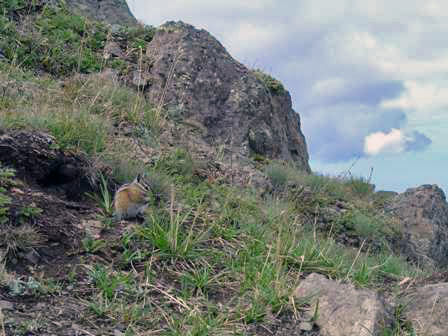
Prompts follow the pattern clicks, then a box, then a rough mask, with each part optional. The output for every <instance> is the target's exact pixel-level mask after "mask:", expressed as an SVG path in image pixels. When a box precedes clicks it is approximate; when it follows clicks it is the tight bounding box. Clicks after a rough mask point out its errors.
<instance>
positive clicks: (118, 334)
mask: <svg viewBox="0 0 448 336" xmlns="http://www.w3.org/2000/svg"><path fill="white" fill-rule="evenodd" d="M114 336H124V334H123V333H122V332H121V331H120V330H118V329H114Z"/></svg>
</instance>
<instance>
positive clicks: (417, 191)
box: [387, 185, 448, 266]
mask: <svg viewBox="0 0 448 336" xmlns="http://www.w3.org/2000/svg"><path fill="white" fill-rule="evenodd" d="M387 210H388V211H390V212H391V213H393V214H394V215H396V216H397V217H398V218H399V219H400V220H401V221H402V223H403V226H404V234H405V237H404V239H405V240H404V252H405V253H406V254H407V255H408V256H409V257H410V258H411V259H414V260H415V261H416V262H418V263H420V264H425V265H431V266H432V265H434V266H447V265H448V203H447V202H446V198H445V194H444V193H443V191H442V189H440V188H439V187H438V186H436V185H422V186H420V187H418V188H410V189H408V190H406V192H404V193H402V194H399V195H398V196H396V197H395V198H394V199H392V201H391V204H390V205H389V206H388V207H387Z"/></svg>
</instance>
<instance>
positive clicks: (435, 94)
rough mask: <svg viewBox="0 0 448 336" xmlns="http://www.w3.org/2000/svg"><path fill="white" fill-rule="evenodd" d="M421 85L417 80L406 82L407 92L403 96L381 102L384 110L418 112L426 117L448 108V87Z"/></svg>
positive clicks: (432, 84)
mask: <svg viewBox="0 0 448 336" xmlns="http://www.w3.org/2000/svg"><path fill="white" fill-rule="evenodd" d="M444 84H445V85H446V86H442V85H443V84H436V83H421V82H419V81H415V80H408V81H405V82H404V86H405V88H406V91H405V92H403V93H402V94H401V96H399V97H397V98H395V99H390V100H385V101H383V102H381V106H382V107H383V108H401V109H405V110H410V109H413V110H418V111H421V112H423V113H425V114H426V115H428V114H431V111H432V110H438V109H441V108H446V107H448V85H447V84H446V83H444Z"/></svg>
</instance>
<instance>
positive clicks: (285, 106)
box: [147, 22, 310, 171]
mask: <svg viewBox="0 0 448 336" xmlns="http://www.w3.org/2000/svg"><path fill="white" fill-rule="evenodd" d="M147 56H149V57H150V58H151V59H152V60H153V64H152V67H151V69H150V74H149V76H150V85H149V88H147V95H148V97H149V98H150V100H151V101H152V102H154V103H155V104H163V106H164V107H165V108H167V110H168V111H169V112H170V113H173V114H176V115H177V116H179V117H181V118H183V119H187V120H188V119H191V120H194V121H195V122H199V123H201V124H202V125H203V126H204V127H205V129H206V133H207V134H205V139H206V140H207V142H209V143H211V144H215V143H216V144H222V143H225V144H227V145H229V146H231V147H233V149H234V150H236V151H238V153H241V154H243V155H246V156H247V155H249V154H250V153H258V154H260V155H264V156H266V157H269V158H276V159H285V160H292V161H295V162H297V163H298V166H299V167H300V168H301V169H303V170H305V171H310V168H309V165H308V153H307V148H306V143H305V138H304V136H303V134H302V132H301V130H300V118H299V115H298V114H297V113H295V112H294V110H293V109H292V107H291V97H290V95H289V93H288V92H287V91H286V90H282V91H281V92H273V91H272V90H270V89H269V87H267V85H266V84H265V83H264V82H263V81H262V80H260V79H258V78H257V77H256V76H255V74H254V72H253V71H250V70H249V69H248V68H246V67H245V66H244V65H242V64H241V63H239V62H237V61H236V60H234V59H233V58H232V57H231V56H230V55H229V53H228V52H227V51H226V50H225V48H224V47H223V46H222V45H221V44H220V43H219V42H218V41H217V40H216V39H215V38H214V37H213V36H211V35H210V34H209V33H208V32H207V31H205V30H198V29H195V28H194V27H193V26H191V25H187V24H184V23H182V22H177V23H174V22H169V23H166V24H165V25H163V26H161V27H160V28H159V29H158V31H157V32H156V34H155V36H154V38H153V40H152V41H151V42H150V43H149V45H148V48H147Z"/></svg>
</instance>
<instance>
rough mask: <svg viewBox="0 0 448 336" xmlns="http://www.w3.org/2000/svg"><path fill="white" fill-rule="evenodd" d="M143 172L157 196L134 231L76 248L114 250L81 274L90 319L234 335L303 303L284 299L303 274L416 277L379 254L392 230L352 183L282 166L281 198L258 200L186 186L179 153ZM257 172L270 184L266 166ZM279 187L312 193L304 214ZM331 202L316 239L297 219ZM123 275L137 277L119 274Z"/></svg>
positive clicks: (189, 180)
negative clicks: (343, 207)
mask: <svg viewBox="0 0 448 336" xmlns="http://www.w3.org/2000/svg"><path fill="white" fill-rule="evenodd" d="M276 167H277V168H276V169H278V171H280V170H281V169H280V168H279V167H285V166H282V165H280V164H278V165H277V166H276ZM148 169H149V174H150V175H151V174H154V179H155V180H157V179H161V180H162V181H163V182H160V183H159V185H160V187H159V190H163V192H162V193H163V194H164V195H166V196H165V197H164V198H163V200H161V201H160V202H154V203H153V204H152V205H151V207H150V208H149V210H148V211H147V215H146V218H145V222H144V223H142V224H140V225H137V226H135V227H134V228H133V229H131V230H128V231H127V234H126V235H125V236H123V237H120V238H119V237H117V240H116V241H114V242H111V241H109V242H104V241H90V242H88V244H89V245H88V250H89V251H90V252H91V253H99V251H101V249H104V248H109V249H110V248H112V249H113V250H115V251H120V252H119V255H120V257H119V260H120V262H119V264H120V265H121V267H117V266H116V265H115V266H114V265H113V264H96V265H94V266H92V267H93V268H92V270H91V273H90V275H91V277H92V281H93V283H94V286H95V288H96V296H95V297H94V298H93V299H92V300H90V301H89V303H88V304H89V307H90V309H91V311H92V313H93V314H94V315H96V316H98V317H101V318H110V319H111V320H113V321H116V322H117V323H118V322H119V323H125V324H126V325H128V326H129V330H133V331H134V332H137V331H138V330H141V328H142V329H148V328H149V329H151V330H156V329H157V328H161V329H163V330H164V332H165V334H166V335H217V334H220V335H221V334H232V332H236V333H237V334H238V332H240V333H241V334H244V332H243V330H245V328H246V327H247V326H249V325H251V324H257V323H269V322H268V321H269V315H270V314H274V315H277V316H281V315H282V314H287V313H288V312H289V313H292V312H294V311H295V310H296V309H298V310H299V311H300V309H301V305H303V303H300V302H299V301H300V300H298V301H297V302H295V301H294V300H293V296H292V293H293V291H294V289H295V288H296V287H297V285H298V283H299V282H300V279H301V277H302V276H303V275H305V274H309V273H311V272H318V273H323V274H326V275H328V276H329V277H331V278H334V279H344V280H346V281H351V282H353V283H355V284H356V285H357V286H361V287H371V288H377V287H381V286H382V285H383V283H384V281H385V280H387V281H390V279H396V280H397V282H398V281H399V280H400V279H403V278H404V277H407V276H415V275H416V274H418V273H419V272H420V270H419V269H417V268H415V267H413V266H411V265H409V264H408V263H407V262H406V261H405V259H403V258H402V257H400V256H399V255H396V254H394V253H393V252H392V250H391V249H390V246H389V242H388V239H389V238H390V237H391V236H390V235H393V234H394V232H389V231H388V230H387V229H386V228H385V227H384V226H385V225H386V224H385V223H386V222H385V219H383V218H382V217H381V216H380V214H379V212H378V211H376V210H375V209H374V208H372V207H371V206H370V205H369V202H370V201H369V200H370V199H371V198H372V197H373V188H372V187H371V186H370V185H369V184H368V183H367V182H365V181H363V180H358V181H353V180H352V179H338V178H330V177H323V176H312V175H306V174H304V173H301V172H298V171H294V170H293V169H292V168H291V167H287V168H285V169H286V170H287V171H288V174H287V177H286V179H284V178H278V176H277V175H275V176H276V177H275V181H277V182H278V181H280V182H279V183H278V185H282V186H283V187H284V189H282V191H281V192H280V193H279V192H274V193H273V195H272V196H266V195H265V196H260V194H259V193H257V192H254V191H253V190H251V189H246V188H243V187H239V186H233V185H230V184H217V183H210V182H208V181H206V180H201V179H200V178H198V177H196V176H195V174H194V172H195V169H196V168H195V163H194V160H193V159H192V158H191V156H190V154H189V153H188V152H186V151H185V150H182V149H174V150H173V151H172V152H171V153H167V154H165V155H162V156H161V157H160V158H159V159H158V160H157V161H156V162H154V164H153V165H152V167H150V168H148ZM278 171H276V174H277V173H278ZM267 172H268V175H269V176H270V177H271V178H272V167H268V168H267ZM291 183H293V184H296V185H298V186H300V187H299V188H310V189H311V190H312V191H313V192H312V195H313V199H312V200H311V202H312V204H311V205H310V206H305V205H303V204H302V205H301V204H298V202H299V198H298V195H297V192H295V191H293V190H290V189H289V188H291V186H289V187H286V186H288V185H289V184H291ZM361 183H364V184H366V185H365V186H362V187H360V184H361ZM274 184H275V183H274ZM296 191H297V190H296ZM339 196H343V198H342V199H341V200H342V201H344V202H348V203H350V204H352V206H353V208H352V209H351V210H349V211H346V212H344V213H343V214H341V215H338V216H335V218H334V223H333V228H331V227H324V228H319V229H317V230H316V228H315V227H314V226H313V224H312V223H308V222H307V221H306V220H304V218H305V217H306V212H307V211H310V209H314V206H315V205H316V204H320V206H322V207H324V206H325V205H331V203H332V202H333V201H336V200H338V198H339ZM346 231H350V232H351V233H353V234H354V235H357V236H359V237H360V239H361V240H366V241H367V240H370V241H372V242H374V241H380V242H381V244H379V245H378V246H376V247H375V248H370V247H368V245H367V243H365V245H364V248H363V245H361V246H359V247H356V248H354V247H347V246H344V245H343V244H340V243H338V235H339V234H340V233H342V232H346ZM105 245H107V247H106V246H105ZM372 246H373V245H372ZM135 267H136V268H137V269H139V270H140V271H139V272H137V273H135V272H127V271H125V270H127V269H129V268H131V269H132V268H135ZM167 282H168V283H167ZM148 297H151V300H148ZM123 307H127V308H126V309H123ZM156 311H157V312H160V313H161V314H155V312H156Z"/></svg>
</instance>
